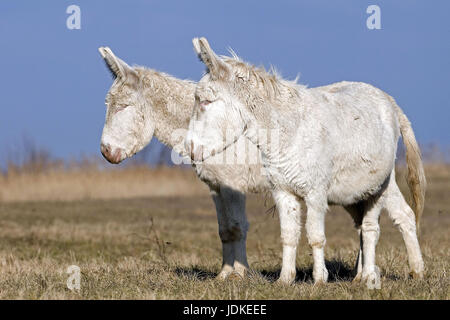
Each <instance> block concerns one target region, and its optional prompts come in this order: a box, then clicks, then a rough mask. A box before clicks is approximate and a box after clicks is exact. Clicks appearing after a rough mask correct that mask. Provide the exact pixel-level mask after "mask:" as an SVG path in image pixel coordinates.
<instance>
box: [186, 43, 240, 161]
mask: <svg viewBox="0 0 450 320" xmlns="http://www.w3.org/2000/svg"><path fill="white" fill-rule="evenodd" d="M192 42H193V44H194V49H195V51H196V53H197V55H198V57H199V58H200V60H201V61H202V62H203V63H204V64H205V65H206V67H207V73H206V74H205V75H204V76H203V77H202V79H201V80H200V81H199V82H198V84H197V87H196V91H195V107H194V111H193V115H192V117H191V121H190V123H189V131H188V134H187V136H186V140H185V144H186V150H187V151H188V153H190V156H191V158H192V159H193V160H194V161H203V160H205V159H206V158H208V157H210V156H213V155H214V154H216V153H219V152H222V151H223V150H225V149H226V148H227V147H228V146H229V145H231V144H233V143H234V142H236V140H237V139H238V138H239V137H240V136H241V135H242V133H243V132H244V130H245V128H246V121H245V115H244V114H243V112H244V111H243V110H244V109H245V108H243V102H242V99H240V98H239V95H237V94H236V91H235V83H236V82H237V81H239V77H240V75H239V73H238V72H236V71H237V70H234V68H233V66H232V65H231V64H230V63H228V62H227V61H226V60H224V59H222V58H221V57H219V56H218V55H216V54H215V53H214V51H212V49H211V47H210V46H209V44H208V41H207V40H206V39H205V38H200V39H198V38H195V39H193V41H192Z"/></svg>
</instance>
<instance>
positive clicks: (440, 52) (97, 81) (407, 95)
mask: <svg viewBox="0 0 450 320" xmlns="http://www.w3.org/2000/svg"><path fill="white" fill-rule="evenodd" d="M72 4H75V5H78V6H79V7H80V8H81V29H80V30H69V29H68V28H67V27H66V19H67V18H68V16H69V14H67V13H66V8H67V7H68V6H69V5H72ZM371 4H376V5H378V6H379V7H380V9H381V30H369V29H368V28H367V27H366V19H367V18H368V17H369V14H367V13H366V8H367V7H368V6H369V5H371ZM449 13H450V1H445V0H441V1H439V0H434V1H426V0H420V1H415V0H408V1H392V0H390V1H379V0H378V1H377V0H372V1H365V0H352V1H350V0H348V1H344V0H339V1H338V0H329V1H322V0H320V1H318V0H309V1H262V0H259V1H197V0H195V1H133V0H128V1H125V0H122V1H107V0H95V1H92V0H84V1H81V0H72V1H61V0H59V1H49V0H40V1H31V0H30V1H21V0H14V1H13V0H2V1H1V2H0V43H1V45H0V70H1V76H0V95H1V116H0V154H2V155H3V156H0V159H4V154H5V153H6V152H7V150H8V148H11V146H13V145H14V144H16V143H18V142H20V141H21V139H22V136H23V135H27V136H29V137H31V138H32V139H33V140H34V141H35V142H36V143H37V144H39V145H42V146H45V147H46V148H48V149H49V150H50V151H51V152H52V154H53V155H54V156H56V157H62V158H65V159H69V158H71V157H78V156H80V155H81V154H100V152H99V141H100V136H101V131H102V128H103V122H104V115H105V106H104V99H105V95H106V93H107V91H108V89H109V87H110V85H111V82H112V80H111V77H110V75H109V74H108V72H107V70H106V67H105V66H104V64H103V62H102V60H101V58H100V55H99V53H98V51H97V48H98V47H99V46H103V45H106V46H109V47H111V48H112V49H113V51H114V52H115V53H116V54H117V55H118V56H120V57H121V58H122V59H123V60H125V61H127V62H128V63H129V64H139V65H145V66H148V67H151V68H154V69H157V70H161V71H165V72H167V73H170V74H172V75H174V76H177V77H180V78H190V79H192V80H198V79H199V78H200V76H201V74H202V72H203V69H204V67H203V65H202V64H201V62H199V61H198V59H197V58H196V56H195V55H194V52H193V49H192V43H191V39H192V38H193V37H196V36H206V37H207V38H208V40H209V41H210V43H211V45H212V47H213V49H214V50H215V51H216V52H218V53H221V54H226V53H227V48H228V47H232V48H233V49H234V50H235V51H236V52H237V53H238V55H239V56H241V57H242V58H243V59H244V60H246V61H250V62H252V63H253V64H256V65H264V66H266V67H269V66H270V65H274V66H275V67H276V68H277V69H278V70H279V71H280V72H281V74H282V75H283V76H284V77H286V78H290V79H293V78H295V76H296V75H297V74H299V73H300V75H301V77H300V82H301V83H303V84H307V85H308V86H310V87H314V86H319V85H325V84H329V83H332V82H336V81H341V80H349V81H364V82H368V83H371V84H373V85H375V86H377V87H379V88H381V89H383V90H385V91H386V92H388V93H389V94H391V95H393V96H394V97H395V99H396V100H397V102H398V104H399V105H400V106H401V107H402V108H403V110H404V111H405V113H406V114H407V116H408V117H409V119H410V120H411V122H412V124H413V128H414V130H415V132H416V136H417V138H418V140H419V142H420V143H422V144H426V143H432V142H435V143H439V144H440V145H442V146H445V147H448V146H449V145H450V139H449V138H450V133H449V120H450V21H449Z"/></svg>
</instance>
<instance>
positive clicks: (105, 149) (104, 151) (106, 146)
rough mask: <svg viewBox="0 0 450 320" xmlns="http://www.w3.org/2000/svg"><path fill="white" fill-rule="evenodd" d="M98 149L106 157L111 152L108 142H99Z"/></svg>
mask: <svg viewBox="0 0 450 320" xmlns="http://www.w3.org/2000/svg"><path fill="white" fill-rule="evenodd" d="M100 151H101V152H102V154H103V155H104V156H105V157H106V158H108V157H109V156H110V154H111V146H110V145H109V144H103V143H102V144H101V145H100Z"/></svg>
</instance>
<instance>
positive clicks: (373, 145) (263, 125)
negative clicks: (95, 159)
mask: <svg viewBox="0 0 450 320" xmlns="http://www.w3.org/2000/svg"><path fill="white" fill-rule="evenodd" d="M193 42H194V48H195V49H196V51H197V53H198V55H199V57H200V59H201V60H202V61H203V62H204V63H205V64H206V66H207V68H208V73H207V75H205V76H204V77H203V78H202V79H201V81H200V82H199V83H198V84H197V89H196V102H197V103H196V107H195V108H194V113H193V116H192V119H191V124H190V127H189V128H190V130H189V133H188V136H187V138H186V148H187V149H190V150H189V151H190V154H191V156H192V157H193V158H194V160H197V161H199V160H207V159H209V157H211V155H213V154H215V153H217V152H222V151H223V150H225V149H226V148H228V147H229V146H230V145H232V144H233V142H234V141H236V140H237V139H239V138H240V137H241V136H242V135H244V136H245V137H247V138H248V139H249V140H250V141H251V142H253V143H254V144H255V145H258V147H259V149H260V150H261V152H262V155H263V162H264V166H265V168H266V171H267V174H268V177H269V180H270V182H271V186H272V193H273V196H274V198H275V199H276V202H277V206H278V209H279V210H280V222H281V231H282V242H283V249H284V251H285V252H284V253H283V270H282V280H283V281H286V282H287V281H292V280H293V275H295V274H293V270H295V259H293V257H295V251H294V250H295V247H296V242H297V240H298V237H299V234H300V226H299V223H298V221H299V213H297V212H299V211H300V210H299V206H300V204H299V202H298V199H297V198H301V199H304V201H305V203H306V207H307V218H306V233H307V236H308V242H309V244H310V246H311V247H312V251H313V259H314V268H313V277H314V280H315V282H325V281H327V278H328V272H327V270H326V268H325V260H324V251H323V248H324V246H325V242H326V239H325V231H324V221H325V214H326V211H327V209H328V204H329V203H332V204H340V205H343V206H344V207H347V208H352V207H353V208H355V207H359V210H356V211H354V214H353V215H352V216H353V217H354V219H355V224H356V225H357V227H358V228H360V230H361V232H360V233H361V240H362V268H360V271H361V277H362V279H363V280H364V281H365V282H367V284H368V286H369V284H370V283H372V282H373V281H379V279H378V278H379V273H378V272H377V267H376V265H375V247H376V243H377V241H378V238H379V232H380V231H379V225H378V219H379V215H380V212H381V210H382V209H387V210H389V209H390V208H391V207H392V206H397V207H398V206H400V207H401V208H402V209H401V210H399V211H398V212H400V211H401V212H402V214H399V213H397V214H399V215H402V217H403V218H404V219H406V220H405V225H408V226H409V227H408V231H407V232H405V233H406V234H407V236H408V237H410V236H411V235H412V233H414V234H415V221H414V215H413V214H411V213H412V211H411V209H409V210H408V208H407V207H405V206H404V204H405V203H406V202H404V199H403V197H402V196H401V194H399V193H398V192H397V191H396V190H398V188H397V189H396V183H395V173H394V163H395V154H396V149H397V142H398V139H399V135H400V122H401V121H400V120H399V118H403V117H405V116H404V114H403V112H402V111H401V110H400V108H399V107H398V106H397V105H396V104H395V102H394V101H393V99H392V98H391V97H389V96H388V95H387V94H386V93H384V92H382V91H381V90H379V89H377V88H375V87H373V86H371V85H368V84H365V83H356V82H340V83H336V84H332V85H329V86H326V87H320V88H313V89H307V88H306V87H304V86H301V85H297V84H296V83H293V82H288V81H285V80H282V79H280V78H279V77H278V76H277V75H271V74H268V73H267V72H265V71H264V70H261V69H257V68H254V67H252V66H249V65H247V64H245V63H244V62H242V61H240V60H237V59H235V58H220V57H218V56H217V55H215V54H214V52H213V51H212V50H211V48H210V47H209V44H208V42H207V41H206V39H204V38H202V39H194V41H193ZM405 118H406V117H405ZM230 129H231V131H232V132H233V133H234V136H233V135H232V136H231V137H230V135H229V134H228V131H229V130H230ZM268 130H269V131H271V132H276V134H275V136H276V137H277V138H273V135H272V136H269V137H266V138H265V139H261V134H260V132H267V131H268ZM409 131H411V130H410V127H408V128H406V127H405V126H404V125H402V132H405V133H406V132H409ZM411 132H412V131H411ZM412 137H413V135H412ZM409 142H411V143H412V144H413V145H414V146H416V145H417V144H416V142H415V139H414V141H412V140H411V139H408V143H409ZM408 143H407V146H408ZM410 152H411V151H410ZM415 161H416V163H414V166H415V167H414V168H410V171H411V170H412V171H414V170H415V168H417V167H420V168H421V162H420V154H419V156H418V157H416V158H415ZM417 161H419V162H420V163H417ZM421 178H422V177H421ZM423 181H425V180H424V177H423ZM410 187H411V186H410ZM421 187H422V190H420V194H423V192H424V190H423V187H424V185H418V188H419V189H420V188H421ZM412 189H414V188H412ZM399 196H401V197H399ZM349 210H351V209H349ZM391 211H392V210H391ZM355 212H356V213H355ZM391 215H392V212H391ZM398 220H400V219H398ZM406 221H407V222H406ZM405 233H404V236H405ZM405 239H406V238H405ZM416 239H417V238H416ZM409 240H410V242H409V244H408V245H407V247H409V248H410V249H409V250H408V252H409V253H410V258H412V260H414V261H410V262H412V263H411V267H412V268H413V270H414V271H415V272H420V273H421V272H422V270H423V262H422V258H421V254H420V248H419V246H418V242H417V241H416V240H413V239H411V238H409ZM410 250H411V251H410Z"/></svg>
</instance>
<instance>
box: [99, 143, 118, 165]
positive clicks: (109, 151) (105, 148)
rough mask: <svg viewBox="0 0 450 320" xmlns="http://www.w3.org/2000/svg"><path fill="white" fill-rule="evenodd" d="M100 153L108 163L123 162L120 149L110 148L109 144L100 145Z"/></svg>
mask: <svg viewBox="0 0 450 320" xmlns="http://www.w3.org/2000/svg"><path fill="white" fill-rule="evenodd" d="M100 151H101V152H102V155H103V157H105V159H106V160H108V162H110V163H113V164H118V163H120V162H121V161H122V160H123V157H122V153H123V150H122V149H121V148H112V147H111V145H110V144H103V143H102V144H101V145H100Z"/></svg>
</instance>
